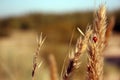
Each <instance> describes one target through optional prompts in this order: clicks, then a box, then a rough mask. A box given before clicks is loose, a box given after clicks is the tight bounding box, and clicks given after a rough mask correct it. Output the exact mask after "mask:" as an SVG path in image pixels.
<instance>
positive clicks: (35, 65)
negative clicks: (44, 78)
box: [32, 33, 45, 80]
mask: <svg viewBox="0 0 120 80" xmlns="http://www.w3.org/2000/svg"><path fill="white" fill-rule="evenodd" d="M44 41H45V38H43V37H42V33H41V34H40V36H38V38H37V44H38V45H37V50H36V52H35V54H34V56H33V69H32V80H34V77H35V71H36V68H40V66H41V64H42V61H41V62H38V56H39V54H40V50H41V47H42V45H43V43H44Z"/></svg>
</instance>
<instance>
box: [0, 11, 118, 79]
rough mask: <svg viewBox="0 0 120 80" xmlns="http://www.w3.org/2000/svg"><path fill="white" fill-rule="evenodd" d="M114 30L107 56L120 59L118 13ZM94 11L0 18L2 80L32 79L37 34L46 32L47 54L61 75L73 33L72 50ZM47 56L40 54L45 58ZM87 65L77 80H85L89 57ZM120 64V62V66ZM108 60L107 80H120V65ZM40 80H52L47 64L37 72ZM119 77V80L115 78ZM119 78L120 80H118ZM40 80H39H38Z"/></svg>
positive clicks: (78, 74)
mask: <svg viewBox="0 0 120 80" xmlns="http://www.w3.org/2000/svg"><path fill="white" fill-rule="evenodd" d="M116 14H117V15H116V16H117V17H116V24H115V28H114V30H115V31H118V33H115V31H114V32H113V34H112V36H111V38H110V42H109V43H110V45H109V46H108V48H107V49H106V51H105V57H106V58H109V57H111V58H112V57H114V56H115V57H116V56H117V57H118V58H119V59H118V60H120V33H119V31H120V26H119V25H120V17H119V11H118V12H117V13H116ZM92 15H93V13H92V12H83V13H79V12H76V13H71V14H62V15H56V14H49V15H48V14H31V15H24V16H21V17H13V18H6V19H0V61H1V64H0V80H30V79H31V70H32V59H33V54H34V52H35V50H36V46H37V44H36V35H37V32H43V35H45V36H47V39H46V41H45V44H44V47H43V49H44V51H47V52H50V53H53V54H54V55H55V58H56V61H57V66H58V72H59V75H60V72H61V68H62V64H63V60H64V58H65V55H66V54H68V48H69V41H70V38H71V35H72V33H73V29H75V30H74V37H73V42H72V47H74V45H75V43H76V39H77V38H78V37H79V33H78V31H77V30H76V27H80V28H81V29H82V30H83V31H85V28H86V26H87V24H88V23H90V24H91V23H92ZM46 55H47V54H41V58H45V59H46ZM82 60H83V61H84V62H83V63H82V66H81V67H80V69H79V70H77V71H76V74H75V75H73V77H76V79H75V80H79V78H80V79H81V80H85V75H86V72H85V71H84V70H85V68H86V66H85V64H86V55H84V58H83V59H82ZM119 65H120V63H119ZM119 65H117V66H116V64H112V63H111V62H109V61H107V60H106V64H105V80H119V79H120V66H119ZM37 73H38V75H37V77H39V79H40V80H49V77H50V76H49V69H48V65H47V62H46V61H45V63H44V64H43V65H42V67H41V70H40V71H38V72H37ZM114 78H116V79H114ZM118 78H119V79H118ZM36 80H37V79H36Z"/></svg>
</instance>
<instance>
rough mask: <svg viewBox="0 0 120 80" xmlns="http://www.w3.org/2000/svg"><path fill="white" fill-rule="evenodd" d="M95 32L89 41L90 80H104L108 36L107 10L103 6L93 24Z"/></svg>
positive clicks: (88, 68)
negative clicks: (106, 35) (104, 52)
mask: <svg viewBox="0 0 120 80" xmlns="http://www.w3.org/2000/svg"><path fill="white" fill-rule="evenodd" d="M93 27H94V29H93V30H94V31H93V34H92V35H91V39H90V40H89V54H88V66H87V72H88V80H103V65H104V58H103V54H102V53H103V50H104V48H105V46H106V45H105V41H106V40H105V39H106V38H105V34H106V8H105V6H104V5H101V6H100V8H99V9H98V11H97V13H96V15H95V20H94V23H93Z"/></svg>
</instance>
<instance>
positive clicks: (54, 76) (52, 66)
mask: <svg viewBox="0 0 120 80" xmlns="http://www.w3.org/2000/svg"><path fill="white" fill-rule="evenodd" d="M49 65H50V75H51V80H58V71H57V65H56V61H55V57H54V56H53V55H52V54H50V55H49Z"/></svg>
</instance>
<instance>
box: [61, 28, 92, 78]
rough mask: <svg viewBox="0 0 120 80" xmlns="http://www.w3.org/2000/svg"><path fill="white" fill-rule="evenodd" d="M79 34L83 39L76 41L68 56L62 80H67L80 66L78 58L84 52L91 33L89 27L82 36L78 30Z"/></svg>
mask: <svg viewBox="0 0 120 80" xmlns="http://www.w3.org/2000/svg"><path fill="white" fill-rule="evenodd" d="M78 30H79V32H80V33H82V35H83V37H80V38H79V39H78V40H77V43H76V47H75V50H74V51H72V52H71V53H70V54H69V63H68V66H67V67H66V69H65V73H64V74H63V80H68V78H69V76H70V74H71V73H72V72H73V71H74V70H75V69H78V68H79V66H80V61H79V60H80V56H81V55H82V54H83V53H84V52H85V51H86V49H87V43H88V39H89V37H90V35H91V33H92V30H91V29H90V27H89V28H88V29H87V31H86V33H85V34H84V33H83V32H82V31H81V30H80V29H79V28H78Z"/></svg>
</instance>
